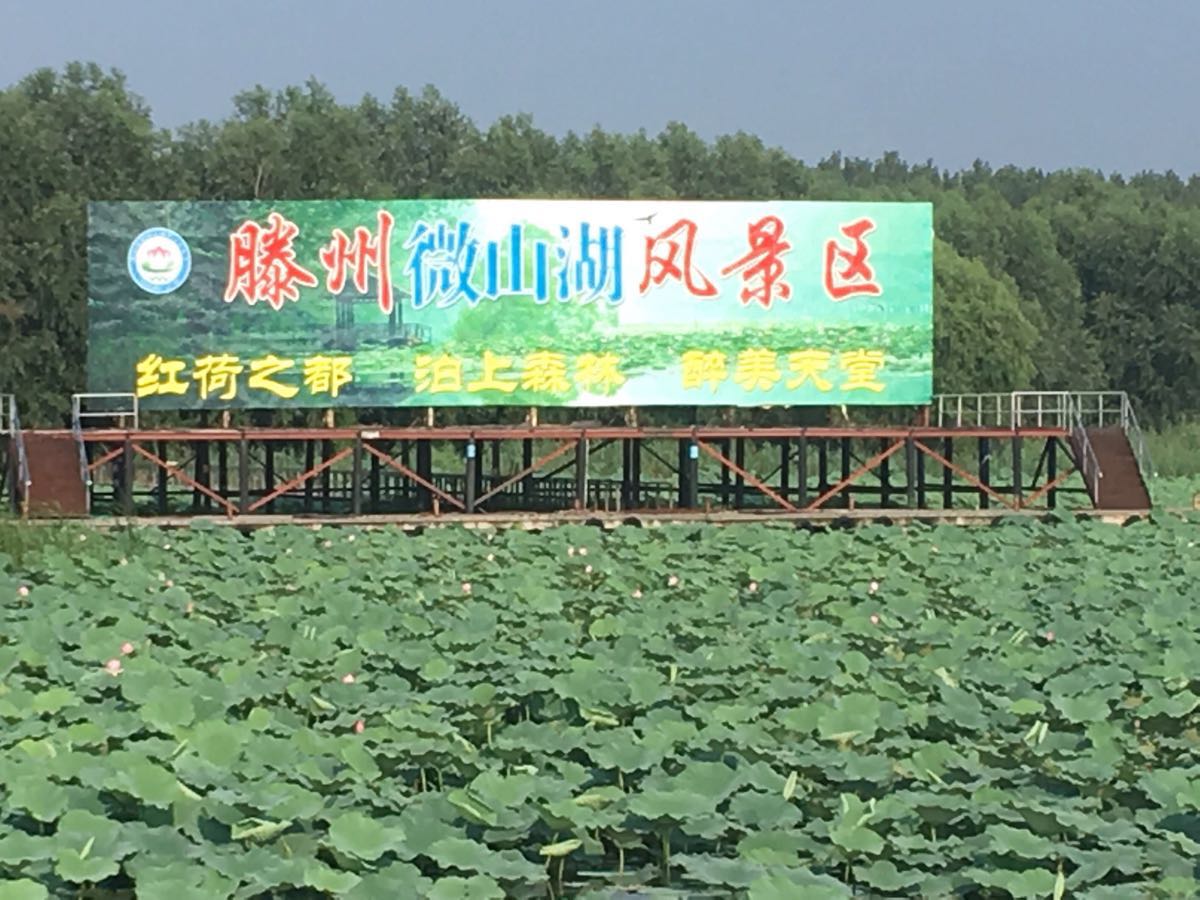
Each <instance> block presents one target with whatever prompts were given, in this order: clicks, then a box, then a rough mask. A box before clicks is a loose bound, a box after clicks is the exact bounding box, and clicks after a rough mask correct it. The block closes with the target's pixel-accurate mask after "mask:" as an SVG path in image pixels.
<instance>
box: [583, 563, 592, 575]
mask: <svg viewBox="0 0 1200 900" xmlns="http://www.w3.org/2000/svg"><path fill="white" fill-rule="evenodd" d="M583 572H584V574H585V575H591V574H592V564H591V563H588V564H587V565H586V566H584V567H583Z"/></svg>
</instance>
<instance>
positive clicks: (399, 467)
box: [345, 441, 467, 512]
mask: <svg viewBox="0 0 1200 900" xmlns="http://www.w3.org/2000/svg"><path fill="white" fill-rule="evenodd" d="M363 449H364V450H366V451H367V452H368V453H370V454H371V455H372V456H374V457H376V458H377V459H379V460H380V461H382V462H383V464H384V465H386V466H390V467H391V468H393V469H395V470H396V471H397V472H399V473H400V474H401V475H403V476H405V477H406V478H411V479H412V480H413V481H415V482H416V483H417V484H419V485H421V487H423V488H426V489H427V490H429V491H431V492H432V493H434V494H436V495H437V496H438V497H440V498H441V499H443V500H445V501H446V502H447V503H449V504H450V505H451V506H456V507H458V508H459V509H461V510H463V511H464V512H465V511H466V509H467V505H466V504H465V503H463V502H462V501H461V500H459V499H458V498H457V497H452V496H450V495H449V494H447V493H446V492H445V491H443V490H442V489H441V488H439V487H438V486H437V485H436V484H434V483H433V482H432V481H429V480H428V479H425V478H422V477H421V476H420V475H418V474H417V473H416V472H414V471H413V470H412V469H410V468H409V467H408V466H406V465H404V463H402V462H400V461H399V460H398V459H395V458H393V457H391V456H388V455H387V454H386V453H384V452H383V451H382V450H378V449H376V448H375V447H373V446H372V445H371V444H368V443H367V442H366V441H363ZM345 452H346V453H349V452H351V451H349V450H346V451H345Z"/></svg>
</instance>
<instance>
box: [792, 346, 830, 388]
mask: <svg viewBox="0 0 1200 900" xmlns="http://www.w3.org/2000/svg"><path fill="white" fill-rule="evenodd" d="M787 360H788V371H789V372H791V373H792V377H791V378H789V379H788V382H787V389H788V390H789V391H794V390H796V388H798V387H800V386H801V385H803V384H805V383H806V382H809V381H811V382H812V383H813V386H814V387H815V388H816V389H817V390H818V391H828V390H831V389H832V388H833V382H832V381H830V380H829V379H828V378H826V377H825V375H824V373H825V372H828V371H829V366H830V364H831V363H832V362H833V354H832V353H830V352H829V351H828V350H794V351H792V352H791V353H789V354H788V358H787Z"/></svg>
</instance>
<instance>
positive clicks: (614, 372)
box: [575, 353, 625, 394]
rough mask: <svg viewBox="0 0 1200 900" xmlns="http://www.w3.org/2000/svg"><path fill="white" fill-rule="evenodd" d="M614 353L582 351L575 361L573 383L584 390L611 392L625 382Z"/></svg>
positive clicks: (617, 358)
mask: <svg viewBox="0 0 1200 900" xmlns="http://www.w3.org/2000/svg"><path fill="white" fill-rule="evenodd" d="M620 365H621V358H620V357H619V356H617V354H615V353H584V354H583V355H581V356H580V357H579V358H578V359H577V360H576V361H575V384H576V385H577V386H578V387H579V388H580V389H581V390H584V391H591V392H593V393H597V394H611V393H613V392H614V391H615V390H616V389H617V388H619V387H620V386H621V385H623V384H624V383H625V376H624V375H623V374H621V369H620Z"/></svg>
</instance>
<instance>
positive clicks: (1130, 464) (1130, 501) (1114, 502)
mask: <svg viewBox="0 0 1200 900" xmlns="http://www.w3.org/2000/svg"><path fill="white" fill-rule="evenodd" d="M1087 437H1088V441H1089V442H1091V445H1092V451H1093V452H1094V453H1095V454H1096V462H1097V463H1099V465H1100V471H1101V472H1103V473H1104V474H1103V477H1102V478H1101V479H1100V482H1099V485H1100V490H1099V494H1100V496H1098V497H1094V498H1093V500H1094V501H1095V504H1096V508H1097V509H1120V510H1142V509H1150V492H1149V491H1148V490H1147V489H1146V482H1145V480H1144V479H1143V477H1142V470H1141V467H1140V466H1139V465H1138V461H1137V456H1136V455H1135V454H1134V451H1133V445H1132V443H1131V442H1130V439H1129V434H1128V432H1127V431H1126V429H1124V428H1122V427H1121V426H1120V425H1111V426H1104V427H1100V428H1088V429H1087Z"/></svg>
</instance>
